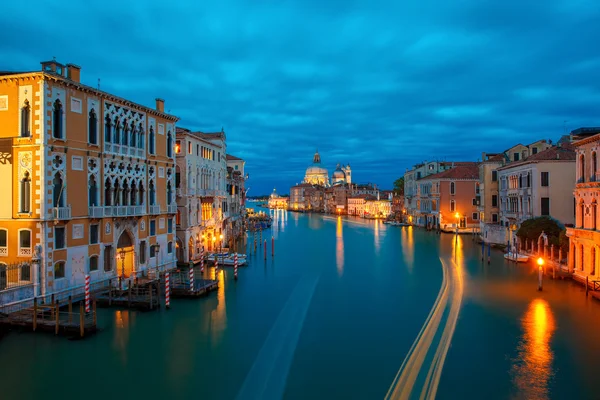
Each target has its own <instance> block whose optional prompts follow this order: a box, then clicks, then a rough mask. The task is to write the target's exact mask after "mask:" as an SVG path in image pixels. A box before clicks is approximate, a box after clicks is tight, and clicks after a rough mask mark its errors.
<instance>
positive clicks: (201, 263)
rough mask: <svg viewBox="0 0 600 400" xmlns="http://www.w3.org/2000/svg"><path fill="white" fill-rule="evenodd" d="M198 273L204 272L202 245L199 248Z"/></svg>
mask: <svg viewBox="0 0 600 400" xmlns="http://www.w3.org/2000/svg"><path fill="white" fill-rule="evenodd" d="M200 273H202V274H203V273H204V246H202V248H201V249H200Z"/></svg>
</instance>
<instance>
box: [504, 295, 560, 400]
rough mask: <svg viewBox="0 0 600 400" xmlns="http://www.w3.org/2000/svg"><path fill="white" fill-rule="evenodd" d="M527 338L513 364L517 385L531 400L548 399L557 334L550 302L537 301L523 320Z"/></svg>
mask: <svg viewBox="0 0 600 400" xmlns="http://www.w3.org/2000/svg"><path fill="white" fill-rule="evenodd" d="M521 325H522V327H523V331H524V333H523V337H522V338H521V341H520V343H519V347H518V352H519V355H518V356H517V359H516V360H515V364H514V365H513V368H512V370H513V383H514V385H515V387H516V389H517V390H518V392H519V394H520V395H521V394H523V398H527V399H548V398H549V392H548V385H549V382H550V379H551V378H552V360H553V358H554V353H553V352H552V349H551V347H550V340H551V339H552V334H553V333H554V329H555V324H554V315H553V314H552V310H551V309H550V305H549V304H548V302H547V301H546V300H543V299H534V300H533V301H532V302H531V303H530V304H529V308H528V309H527V312H526V313H525V315H524V316H523V318H522V319H521Z"/></svg>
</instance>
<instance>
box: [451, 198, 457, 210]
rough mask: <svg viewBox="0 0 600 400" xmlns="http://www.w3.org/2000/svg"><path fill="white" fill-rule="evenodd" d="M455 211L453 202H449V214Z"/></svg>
mask: <svg viewBox="0 0 600 400" xmlns="http://www.w3.org/2000/svg"><path fill="white" fill-rule="evenodd" d="M454 211H456V203H455V202H454V200H450V212H454Z"/></svg>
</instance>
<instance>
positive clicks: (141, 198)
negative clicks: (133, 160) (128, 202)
mask: <svg viewBox="0 0 600 400" xmlns="http://www.w3.org/2000/svg"><path fill="white" fill-rule="evenodd" d="M144 204H146V202H145V201H144V184H143V183H142V182H140V186H139V188H138V205H140V206H143V205H144Z"/></svg>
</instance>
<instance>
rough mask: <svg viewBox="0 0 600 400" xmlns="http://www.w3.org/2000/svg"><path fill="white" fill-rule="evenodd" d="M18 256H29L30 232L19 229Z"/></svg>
mask: <svg viewBox="0 0 600 400" xmlns="http://www.w3.org/2000/svg"><path fill="white" fill-rule="evenodd" d="M19 255H25V256H31V230H29V229H19Z"/></svg>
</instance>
